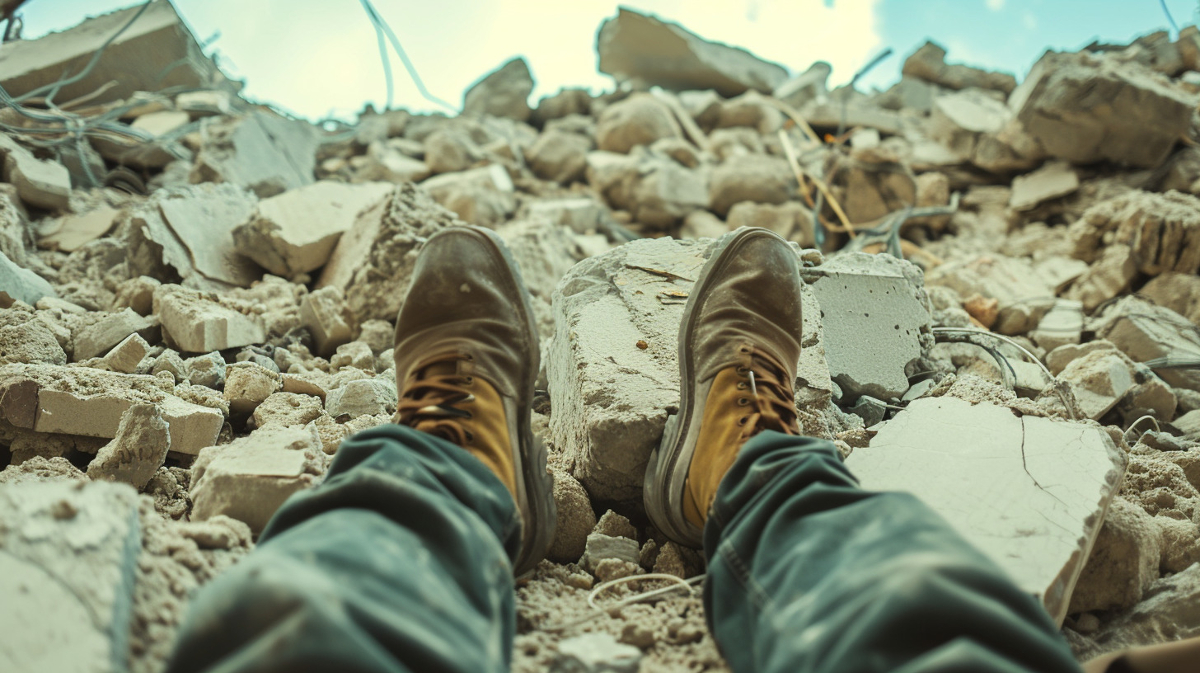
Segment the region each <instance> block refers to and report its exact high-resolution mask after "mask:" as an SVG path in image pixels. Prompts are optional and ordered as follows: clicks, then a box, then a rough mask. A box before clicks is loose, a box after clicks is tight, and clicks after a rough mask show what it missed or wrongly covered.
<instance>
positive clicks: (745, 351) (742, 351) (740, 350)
mask: <svg viewBox="0 0 1200 673" xmlns="http://www.w3.org/2000/svg"><path fill="white" fill-rule="evenodd" d="M738 351H739V352H741V353H749V352H750V347H749V346H742V347H741V348H739V349H738Z"/></svg>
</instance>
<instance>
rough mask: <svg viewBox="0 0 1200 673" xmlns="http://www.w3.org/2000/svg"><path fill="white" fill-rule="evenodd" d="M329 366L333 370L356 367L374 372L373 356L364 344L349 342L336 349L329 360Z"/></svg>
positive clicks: (368, 347) (369, 348)
mask: <svg viewBox="0 0 1200 673" xmlns="http://www.w3.org/2000/svg"><path fill="white" fill-rule="evenodd" d="M329 365H330V366H331V367H333V369H335V370H337V369H341V368H343V367H356V368H358V369H363V370H366V371H370V372H373V371H375V354H374V353H372V352H371V347H370V346H368V345H367V344H366V343H365V342H362V341H351V342H350V343H348V344H342V345H341V346H338V347H337V352H336V353H335V354H334V356H333V357H331V358H329Z"/></svg>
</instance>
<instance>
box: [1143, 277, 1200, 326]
mask: <svg viewBox="0 0 1200 673" xmlns="http://www.w3.org/2000/svg"><path fill="white" fill-rule="evenodd" d="M1138 295H1140V296H1141V297H1143V298H1145V299H1149V300H1150V301H1152V302H1154V303H1155V304H1158V305H1159V306H1162V307H1163V308H1169V309H1171V310H1172V311H1174V312H1176V313H1178V314H1179V315H1181V316H1183V317H1185V318H1187V319H1188V320H1191V321H1192V322H1193V323H1195V324H1196V325H1200V276H1196V275H1194V274H1187V273H1176V272H1174V271H1168V272H1166V273H1163V274H1161V275H1158V276H1155V277H1154V278H1152V279H1151V280H1150V282H1149V283H1146V284H1145V285H1144V286H1143V287H1142V289H1141V290H1139V291H1138Z"/></svg>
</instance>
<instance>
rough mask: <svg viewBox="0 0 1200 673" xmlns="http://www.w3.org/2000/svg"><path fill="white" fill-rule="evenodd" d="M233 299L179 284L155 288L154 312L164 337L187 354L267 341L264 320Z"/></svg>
mask: <svg viewBox="0 0 1200 673" xmlns="http://www.w3.org/2000/svg"><path fill="white" fill-rule="evenodd" d="M240 309H241V307H240V306H238V305H236V304H235V303H234V302H232V300H228V299H224V298H222V297H219V296H217V295H215V294H211V293H205V292H197V291H196V290H190V289H187V288H183V287H180V286H178V285H163V286H160V287H159V288H158V289H156V290H155V291H154V313H155V315H157V316H158V319H159V321H160V322H161V323H162V328H163V332H164V334H163V336H164V338H167V339H168V340H169V343H172V344H174V345H175V346H176V347H177V348H178V350H180V351H183V352H185V353H210V352H212V351H220V350H225V349H227V348H238V347H240V346H249V345H250V344H255V343H262V342H263V341H265V340H266V331H265V330H264V329H263V326H262V320H261V319H260V318H259V317H258V316H256V315H248V314H247V313H243V312H242V310H240Z"/></svg>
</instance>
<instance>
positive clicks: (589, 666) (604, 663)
mask: <svg viewBox="0 0 1200 673" xmlns="http://www.w3.org/2000/svg"><path fill="white" fill-rule="evenodd" d="M557 650H558V654H557V655H556V657H555V659H554V662H553V663H552V664H551V665H550V673H637V671H638V670H639V669H638V666H640V665H641V661H642V651H641V650H639V649H638V648H636V647H634V646H632V645H626V644H624V643H619V642H617V639H616V638H614V637H613V636H612V635H611V634H608V633H585V634H583V635H580V636H574V637H571V638H564V639H563V640H561V641H560V642H559V643H558V645H557Z"/></svg>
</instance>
